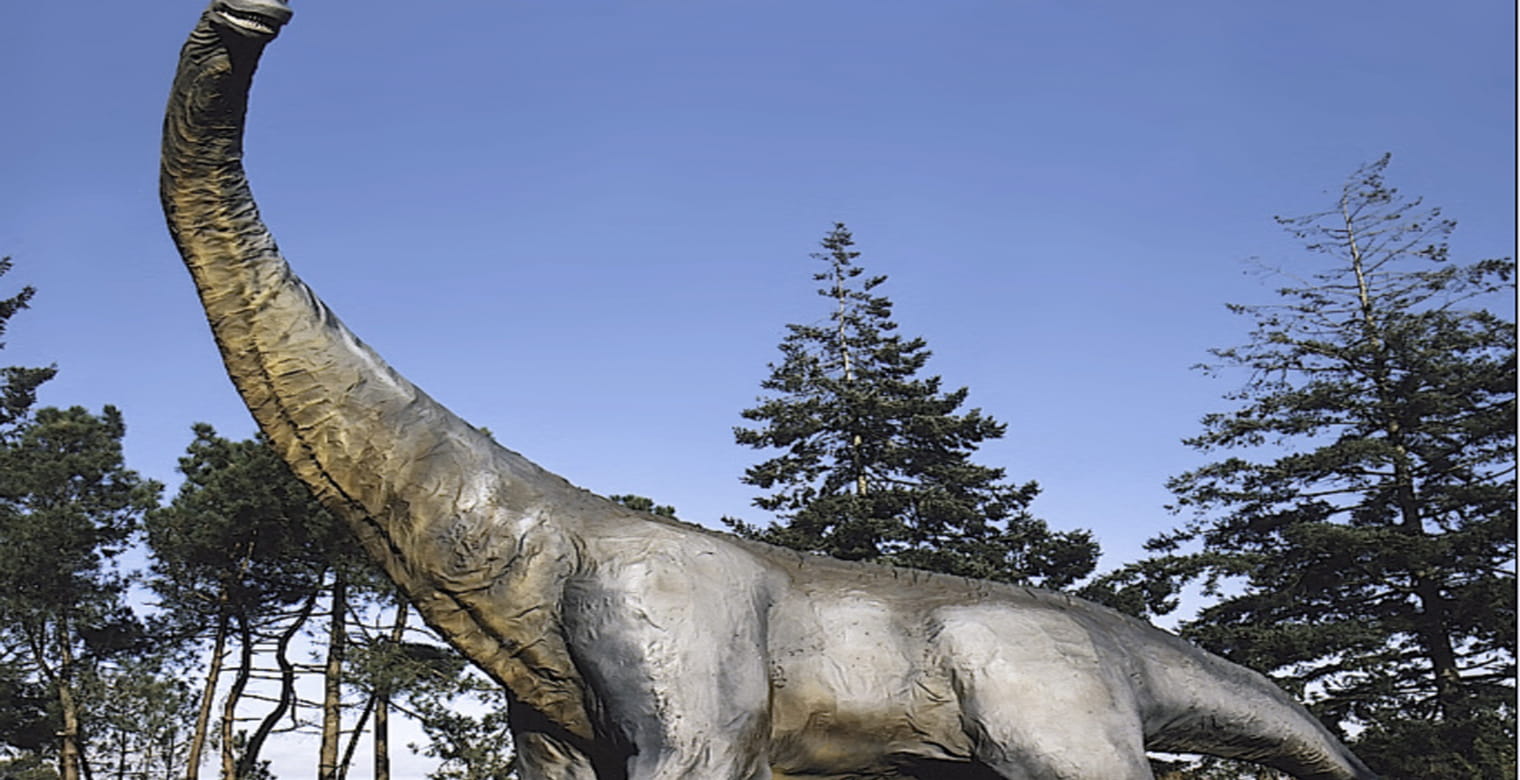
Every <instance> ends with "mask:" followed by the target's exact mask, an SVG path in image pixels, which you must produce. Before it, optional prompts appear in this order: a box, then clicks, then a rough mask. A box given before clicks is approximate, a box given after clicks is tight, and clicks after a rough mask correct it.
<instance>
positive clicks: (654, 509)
mask: <svg viewBox="0 0 1520 780" xmlns="http://www.w3.org/2000/svg"><path fill="white" fill-rule="evenodd" d="M607 498H608V499H610V500H612V501H616V502H617V503H619V504H622V505H623V506H626V507H628V508H629V509H633V510H636V511H639V512H648V513H649V514H652V515H659V516H660V517H668V518H670V519H672V520H674V519H675V517H676V508H675V507H673V506H668V505H666V504H656V503H655V502H654V499H652V498H646V497H644V496H635V495H632V494H629V495H623V496H608V497H607Z"/></svg>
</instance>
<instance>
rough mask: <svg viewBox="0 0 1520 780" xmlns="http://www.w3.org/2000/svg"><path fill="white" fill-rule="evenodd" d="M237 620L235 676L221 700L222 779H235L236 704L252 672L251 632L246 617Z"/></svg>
mask: <svg viewBox="0 0 1520 780" xmlns="http://www.w3.org/2000/svg"><path fill="white" fill-rule="evenodd" d="M237 622H238V641H239V642H240V643H241V644H242V647H241V648H240V649H239V652H238V670H237V676H236V677H234V678H233V679H232V688H231V689H229V690H228V691H227V700H226V701H224V702H222V780H237V754H236V753H235V752H234V747H235V746H234V744H233V737H234V735H235V727H236V725H237V704H238V699H241V698H242V697H243V689H244V688H246V687H247V686H248V676H249V675H250V674H252V672H253V632H252V631H251V630H249V628H248V620H247V618H245V617H242V616H239V617H238V621H237Z"/></svg>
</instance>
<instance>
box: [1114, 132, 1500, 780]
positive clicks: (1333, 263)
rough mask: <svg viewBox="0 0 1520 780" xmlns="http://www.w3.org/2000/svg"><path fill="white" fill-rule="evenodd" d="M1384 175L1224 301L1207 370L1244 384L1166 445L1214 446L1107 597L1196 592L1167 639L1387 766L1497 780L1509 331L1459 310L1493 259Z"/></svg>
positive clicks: (1474, 295) (1300, 233)
mask: <svg viewBox="0 0 1520 780" xmlns="http://www.w3.org/2000/svg"><path fill="white" fill-rule="evenodd" d="M1387 163H1388V158H1387V157H1384V158H1383V159H1381V160H1379V161H1377V162H1375V163H1372V164H1370V165H1368V166H1366V167H1364V168H1362V169H1361V170H1359V171H1357V173H1356V174H1355V175H1354V176H1353V177H1352V178H1351V179H1350V180H1349V181H1348V183H1347V185H1346V187H1345V189H1344V190H1343V192H1342V194H1341V197H1340V198H1339V200H1338V202H1337V203H1336V204H1335V206H1334V207H1332V208H1331V209H1329V210H1327V211H1324V212H1321V213H1316V214H1311V215H1309V216H1307V217H1302V218H1297V219H1280V220H1279V222H1281V223H1282V224H1283V225H1284V226H1285V227H1286V228H1287V229H1288V230H1289V231H1290V232H1291V233H1293V234H1294V235H1295V236H1296V237H1298V238H1300V239H1302V240H1303V241H1304V242H1305V243H1306V244H1307V246H1308V248H1309V249H1310V250H1311V251H1312V252H1315V253H1318V254H1322V255H1324V256H1326V257H1327V258H1328V261H1327V262H1325V263H1324V265H1323V266H1321V268H1322V269H1323V270H1320V271H1318V272H1317V273H1315V274H1314V275H1313V277H1312V278H1311V279H1309V280H1303V281H1299V282H1296V283H1295V285H1294V286H1290V287H1286V288H1284V289H1282V290H1280V291H1279V293H1280V295H1281V296H1282V298H1283V302H1282V303H1280V304H1277V305H1272V306H1233V307H1231V308H1232V310H1234V311H1236V312H1238V313H1240V314H1242V315H1244V316H1247V317H1250V318H1251V319H1252V320H1253V321H1254V324H1255V329H1254V330H1253V332H1252V334H1251V341H1250V342H1249V343H1248V344H1246V345H1244V346H1240V347H1234V348H1229V349H1219V350H1215V351H1214V355H1215V357H1216V358H1217V364H1216V365H1214V366H1210V367H1209V368H1210V369H1211V370H1220V371H1222V370H1224V369H1243V370H1244V371H1245V372H1246V373H1247V375H1248V377H1249V378H1248V381H1247V383H1246V385H1245V386H1244V387H1243V388H1242V389H1241V390H1240V391H1239V392H1237V393H1235V394H1232V395H1231V396H1229V398H1230V399H1231V400H1232V401H1235V402H1237V403H1238V404H1239V407H1238V408H1237V409H1235V410H1234V411H1230V412H1220V413H1215V414H1210V415H1208V416H1207V417H1205V418H1204V420H1203V425H1204V432H1203V433H1202V434H1200V435H1199V436H1196V437H1194V438H1192V439H1190V440H1188V443H1189V444H1190V445H1192V446H1193V447H1195V448H1197V449H1199V450H1201V451H1203V452H1209V453H1220V452H1223V451H1226V450H1228V451H1230V452H1231V454H1229V455H1228V456H1223V457H1221V458H1220V459H1219V460H1217V461H1216V462H1213V463H1211V464H1209V465H1206V466H1204V467H1202V468H1199V469H1197V470H1195V471H1192V472H1189V473H1186V474H1183V475H1180V476H1178V477H1176V478H1174V479H1173V480H1172V481H1171V484H1170V488H1171V489H1172V491H1173V492H1174V493H1175V494H1176V496H1177V505H1176V509H1177V510H1178V511H1179V512H1185V513H1188V514H1190V515H1191V519H1190V520H1189V521H1188V522H1187V523H1186V524H1185V525H1183V526H1182V527H1181V528H1179V529H1177V530H1175V531H1173V532H1172V533H1169V534H1166V535H1164V536H1162V537H1160V538H1157V539H1155V540H1153V541H1152V542H1151V543H1150V545H1149V547H1150V549H1151V550H1152V551H1153V552H1155V553H1157V555H1156V556H1155V557H1153V558H1151V559H1150V560H1147V561H1143V562H1141V563H1139V564H1136V565H1134V566H1131V567H1129V568H1128V569H1127V570H1125V571H1122V572H1120V573H1119V574H1118V575H1116V576H1113V577H1111V578H1109V583H1108V584H1110V585H1114V586H1116V588H1115V589H1116V592H1117V596H1116V598H1115V602H1116V604H1117V605H1118V606H1120V607H1122V608H1128V609H1131V610H1140V609H1149V610H1150V611H1153V612H1157V613H1160V612H1166V611H1169V610H1170V609H1173V608H1175V606H1176V596H1177V594H1178V593H1179V592H1180V588H1182V587H1183V586H1184V584H1185V583H1187V582H1190V581H1200V582H1201V583H1202V584H1203V586H1204V590H1205V593H1206V594H1207V595H1211V596H1213V597H1215V598H1216V602H1215V603H1214V604H1213V605H1211V606H1209V607H1207V608H1205V609H1204V610H1203V611H1202V612H1201V613H1200V614H1199V616H1198V618H1197V619H1196V620H1193V621H1191V622H1189V623H1186V624H1185V625H1184V627H1183V628H1184V632H1185V633H1186V634H1187V635H1189V636H1191V637H1192V638H1194V639H1195V640H1197V641H1199V642H1200V643H1202V644H1203V645H1204V646H1206V647H1208V648H1210V649H1212V650H1215V651H1217V652H1220V653H1222V654H1224V655H1226V656H1227V657H1229V658H1232V659H1233V660H1236V661H1239V662H1241V663H1244V664H1246V665H1248V666H1252V667H1255V668H1258V669H1262V670H1265V671H1271V672H1274V673H1276V675H1277V676H1278V679H1279V680H1281V681H1283V682H1284V683H1285V684H1286V685H1287V686H1288V687H1289V688H1290V689H1292V690H1295V691H1298V692H1300V693H1301V694H1303V695H1307V696H1308V697H1309V698H1311V699H1313V700H1314V701H1315V703H1314V709H1315V710H1316V711H1317V712H1318V714H1320V715H1321V717H1323V718H1324V719H1326V721H1327V722H1329V723H1332V724H1337V725H1351V724H1358V725H1360V726H1364V727H1365V728H1366V730H1365V731H1362V732H1361V733H1360V735H1359V736H1358V737H1357V739H1358V744H1359V745H1360V746H1361V751H1360V752H1361V753H1362V754H1363V755H1364V757H1365V758H1366V759H1367V760H1368V762H1369V763H1371V764H1373V765H1374V767H1375V768H1380V769H1381V771H1383V772H1385V773H1386V775H1387V776H1389V777H1421V778H1425V777H1432V778H1433V777H1441V778H1498V777H1504V776H1509V777H1513V776H1514V775H1513V767H1514V761H1515V753H1514V738H1515V728H1514V702H1515V690H1514V680H1513V678H1514V674H1515V666H1514V658H1515V531H1516V529H1515V426H1516V417H1515V382H1516V375H1515V331H1514V325H1513V323H1512V322H1509V321H1506V320H1505V319H1503V318H1502V317H1500V316H1498V315H1495V314H1493V313H1492V312H1490V311H1487V310H1485V309H1484V308H1482V304H1483V303H1485V302H1488V303H1490V304H1491V305H1492V304H1499V305H1505V304H1507V302H1508V301H1510V300H1512V298H1511V295H1512V290H1513V282H1512V278H1513V277H1512V274H1513V262H1512V261H1510V260H1507V259H1506V260H1488V261H1480V262H1476V263H1472V264H1468V265H1461V264H1457V263H1454V262H1451V261H1450V260H1449V259H1448V257H1447V245H1446V239H1447V236H1448V235H1449V234H1450V233H1451V231H1452V230H1453V229H1454V227H1455V223H1454V222H1452V221H1450V220H1447V219H1444V218H1442V217H1441V216H1440V213H1439V211H1438V210H1436V209H1430V208H1424V207H1422V206H1421V204H1420V202H1419V201H1418V200H1411V199H1407V198H1404V197H1401V196H1399V195H1398V194H1397V192H1396V191H1395V190H1393V189H1392V188H1390V187H1388V186H1387V185H1386V184H1385V183H1384V181H1383V172H1384V169H1385V167H1386V166H1387ZM1463 767H1466V768H1465V769H1464V768H1463Z"/></svg>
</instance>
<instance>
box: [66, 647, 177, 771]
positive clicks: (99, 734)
mask: <svg viewBox="0 0 1520 780" xmlns="http://www.w3.org/2000/svg"><path fill="white" fill-rule="evenodd" d="M181 671H183V670H179V669H173V668H166V667H165V666H164V665H163V659H162V658H159V657H156V655H155V654H153V653H151V652H149V653H143V654H136V655H133V656H128V657H125V658H123V659H121V661H120V662H119V663H117V664H114V665H112V666H111V667H109V668H101V669H99V670H98V671H97V672H96V673H95V674H93V675H91V676H90V677H89V678H88V679H86V680H84V681H83V682H84V684H83V685H82V686H81V687H82V690H81V694H82V696H83V697H84V699H85V701H86V709H87V710H88V711H89V713H90V716H91V717H90V718H89V720H88V721H87V722H86V726H87V728H86V742H87V743H88V745H89V749H88V750H87V751H86V752H87V753H88V754H89V755H90V756H92V757H93V759H94V762H93V763H94V765H95V767H96V769H97V770H98V771H100V772H101V773H102V774H108V775H110V776H113V777H174V776H177V775H180V774H182V773H183V772H184V769H185V745H186V743H187V742H188V741H189V739H190V732H191V726H192V724H193V723H194V720H195V694H194V692H193V691H192V690H191V688H190V685H189V683H187V682H186V681H185V680H183V679H180V678H179V677H177V676H176V675H177V674H178V673H179V672H181Z"/></svg>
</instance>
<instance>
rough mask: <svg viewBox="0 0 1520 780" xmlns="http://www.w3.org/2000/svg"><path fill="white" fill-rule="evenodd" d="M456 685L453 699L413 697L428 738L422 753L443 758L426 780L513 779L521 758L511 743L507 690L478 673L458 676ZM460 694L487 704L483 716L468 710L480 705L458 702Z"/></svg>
mask: <svg viewBox="0 0 1520 780" xmlns="http://www.w3.org/2000/svg"><path fill="white" fill-rule="evenodd" d="M458 683H459V684H456V685H455V686H454V688H453V690H452V692H451V693H450V694H449V698H446V699H445V698H436V697H435V698H427V699H420V698H414V701H413V703H414V705H415V707H416V709H415V710H414V712H415V714H416V716H417V719H418V722H419V723H420V724H421V725H422V730H423V731H424V732H425V733H426V734H427V736H428V740H429V743H428V745H427V746H426V747H424V748H422V749H421V751H422V753H423V754H424V755H427V756H431V757H433V758H436V759H438V760H439V762H440V763H439V765H438V768H437V769H434V770H433V771H432V772H429V773H428V780H515V778H517V776H518V775H517V772H516V765H517V761H516V757H515V754H514V753H513V752H512V750H511V747H510V746H511V744H512V736H511V733H510V732H509V731H508V729H507V725H508V724H507V702H506V694H505V691H503V690H502V688H501V687H500V686H498V685H494V684H492V683H489V682H487V681H486V680H483V679H481V678H480V677H479V676H478V675H468V676H465V677H463V678H459V679H458ZM461 694H468V695H471V696H473V698H475V699H476V700H477V701H478V703H479V704H481V705H484V708H483V709H481V710H480V714H479V715H470V714H466V713H467V711H474V710H477V709H480V708H478V707H469V708H462V707H460V706H459V705H458V702H457V701H456V697H458V696H460V695H461ZM413 749H414V750H416V749H417V746H413Z"/></svg>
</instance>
